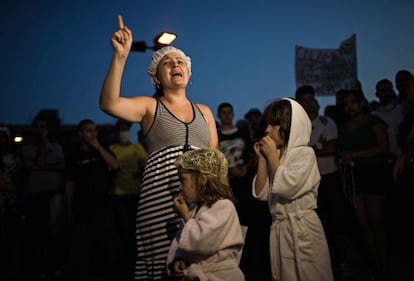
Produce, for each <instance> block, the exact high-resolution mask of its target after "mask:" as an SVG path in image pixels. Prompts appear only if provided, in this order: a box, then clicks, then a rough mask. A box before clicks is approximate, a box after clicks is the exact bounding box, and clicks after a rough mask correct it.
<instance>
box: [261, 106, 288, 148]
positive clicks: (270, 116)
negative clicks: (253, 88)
mask: <svg viewBox="0 0 414 281" xmlns="http://www.w3.org/2000/svg"><path fill="white" fill-rule="evenodd" d="M291 123H292V105H291V104H290V101H289V100H285V99H282V100H276V101H273V102H271V103H270V104H269V105H268V106H266V108H265V110H264V112H263V118H262V127H263V128H266V126H267V125H271V126H280V130H279V132H280V135H281V136H282V137H283V139H284V140H285V143H288V141H289V135H290V128H291Z"/></svg>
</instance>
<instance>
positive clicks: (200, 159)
mask: <svg viewBox="0 0 414 281" xmlns="http://www.w3.org/2000/svg"><path fill="white" fill-rule="evenodd" d="M132 41H133V37H132V31H131V30H129V29H128V27H126V26H125V25H124V23H123V19H122V17H121V16H119V17H118V30H116V31H115V32H114V33H113V35H112V37H111V44H112V47H113V56H112V60H111V63H110V66H109V69H108V72H107V75H106V77H105V79H104V83H103V86H102V90H101V94H100V99H99V106H100V108H101V109H102V110H103V111H104V112H106V113H107V114H109V115H111V116H113V117H114V118H115V120H116V121H114V133H115V135H116V138H115V139H114V140H113V141H111V142H110V143H108V142H103V141H102V139H100V137H99V134H98V132H99V127H98V126H97V125H96V124H95V122H94V121H93V120H90V119H84V120H80V122H79V124H78V128H77V134H78V137H79V146H78V147H77V148H76V149H74V150H73V149H72V150H71V151H70V152H67V151H66V150H65V147H63V146H62V145H61V144H60V143H59V141H57V140H54V139H51V138H50V136H51V130H52V129H57V128H51V124H49V123H48V121H49V120H47V118H45V117H44V116H41V115H38V116H36V118H35V119H34V120H33V130H34V134H33V136H32V138H31V139H30V141H28V142H27V143H24V144H23V145H22V146H21V147H19V149H17V147H16V145H15V144H14V142H13V141H12V139H11V135H10V131H9V130H8V128H7V126H6V124H4V125H2V126H1V127H0V157H1V159H0V160H1V161H0V223H1V224H0V246H1V250H0V264H1V272H0V274H1V275H0V276H1V279H2V280H7V281H9V280H10V281H15V280H16V281H17V280H22V281H25V280H27V281H32V280H33V281H37V280H39V281H40V280H51V281H52V280H53V281H55V280H56V281H57V280H62V281H66V280H79V281H83V280H84V281H92V280H101V281H112V280H117V281H130V280H171V281H172V280H201V281H204V280H234V281H243V280H247V281H248V280H282V281H294V280H302V281H303V280H309V281H310V280H318V281H323V280H327V281H330V280H332V281H333V280H337V281H338V280H393V279H392V278H396V276H395V275H393V274H394V272H395V271H393V270H395V269H399V266H401V265H404V263H405V262H407V261H410V260H412V258H411V252H412V250H413V249H414V247H413V246H414V245H413V243H412V242H411V240H412V239H410V238H411V237H412V235H413V233H411V232H410V228H407V227H406V224H407V221H409V219H410V214H413V213H414V212H413V211H414V210H413V206H414V184H413V180H414V177H413V175H414V174H413V166H414V164H413V162H414V160H413V153H414V139H413V135H414V133H413V132H414V131H413V129H414V76H413V74H412V73H411V72H410V71H407V70H401V71H398V72H397V73H396V76H395V81H394V82H392V81H391V80H390V79H381V80H379V81H378V83H377V85H376V96H377V97H378V101H371V102H369V101H368V100H367V99H366V97H365V96H364V93H363V90H362V87H361V84H359V86H358V87H355V88H354V89H342V90H340V91H338V92H337V93H335V94H336V104H335V105H332V106H328V107H326V108H325V110H324V112H323V113H321V112H320V111H321V110H320V107H319V103H318V100H317V96H316V95H315V91H314V89H313V88H312V87H311V86H309V85H303V86H301V87H298V88H297V89H296V91H294V92H293V93H291V94H290V93H285V94H284V95H282V96H283V98H280V99H276V98H275V101H272V102H270V103H269V104H268V105H267V106H266V107H265V108H263V109H258V108H252V109H250V110H249V111H248V112H247V113H246V114H245V116H244V117H245V118H244V119H242V120H234V108H233V105H232V104H231V103H229V102H227V101H226V102H223V103H221V104H220V105H219V106H218V108H217V112H216V116H215V115H214V114H213V111H212V110H211V109H210V108H209V107H208V106H207V105H204V104H200V103H194V102H193V101H191V100H189V99H188V97H187V95H186V89H187V85H188V83H189V80H190V77H191V74H192V73H191V59H190V57H189V56H187V55H186V54H185V53H184V52H183V51H182V50H180V49H177V48H175V47H172V46H166V47H162V48H160V49H158V50H156V51H154V53H153V55H152V60H151V63H150V66H149V68H148V74H149V76H150V79H151V81H152V83H153V85H154V88H155V94H154V95H153V96H136V97H128V98H126V97H122V96H121V84H122V75H123V72H124V67H125V64H126V61H127V58H128V55H129V52H130V50H131V45H132ZM394 84H395V88H396V89H397V91H398V92H397V91H395V90H394ZM280 95H281V94H280V93H277V94H275V96H280ZM132 123H139V124H140V131H139V132H137V135H138V136H139V140H140V142H139V143H134V142H132V141H131V125H132ZM357 264H358V265H360V264H362V265H363V266H362V268H357V267H356V265H357ZM361 272H362V276H364V278H365V279H357V278H360V277H361V275H359V276H358V277H357V276H356V275H357V273H358V274H361ZM395 280H399V279H395Z"/></svg>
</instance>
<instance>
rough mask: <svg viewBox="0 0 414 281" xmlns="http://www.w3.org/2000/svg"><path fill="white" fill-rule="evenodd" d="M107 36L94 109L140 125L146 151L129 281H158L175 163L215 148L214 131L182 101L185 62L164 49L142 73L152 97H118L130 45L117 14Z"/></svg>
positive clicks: (171, 225)
mask: <svg viewBox="0 0 414 281" xmlns="http://www.w3.org/2000/svg"><path fill="white" fill-rule="evenodd" d="M118 26H119V29H118V30H117V31H116V32H115V33H114V34H113V35H112V38H111V43H112V47H113V57H112V62H111V65H110V68H109V71H108V73H107V76H106V78H105V81H104V84H103V87H102V91H101V95H100V107H101V109H102V110H103V111H105V112H106V113H108V114H110V115H112V116H115V117H117V118H121V119H125V120H128V121H131V122H137V123H140V125H141V128H142V131H143V134H144V136H145V145H146V148H147V153H148V160H147V166H146V168H145V172H144V179H143V184H142V189H141V193H140V195H139V199H138V200H139V202H138V204H139V207H138V210H137V220H136V222H137V229H136V234H137V240H136V242H137V260H136V265H135V274H134V279H135V280H163V279H164V278H165V277H166V268H165V264H166V258H167V254H168V249H169V246H170V243H171V240H172V238H173V237H174V236H175V232H176V230H177V228H178V223H179V219H178V217H177V215H176V213H175V210H174V207H173V197H174V196H175V195H176V194H177V193H178V192H179V181H178V176H177V168H176V166H175V165H174V162H175V159H176V157H177V156H178V155H180V154H182V153H183V151H186V150H190V149H197V148H202V147H211V148H216V147H217V129H216V123H215V119H214V116H213V114H212V112H211V110H210V108H209V107H208V106H206V105H203V104H194V103H192V102H191V101H189V100H188V99H187V96H186V88H187V85H188V81H189V78H190V76H191V60H190V58H189V57H187V56H186V55H185V54H184V53H183V52H182V51H181V50H179V49H176V48H174V47H171V46H168V47H164V48H162V49H159V50H157V51H155V52H154V53H153V55H152V61H151V64H150V67H149V69H148V73H149V75H150V77H151V79H152V82H153V84H154V85H155V87H156V89H157V90H156V94H155V95H154V96H153V97H149V96H136V97H131V98H123V97H120V88H121V78H122V73H123V70H124V67H125V63H126V59H127V57H128V54H129V52H130V49H131V45H132V32H131V31H130V30H129V29H128V28H127V27H126V26H124V24H123V20H122V17H121V16H118Z"/></svg>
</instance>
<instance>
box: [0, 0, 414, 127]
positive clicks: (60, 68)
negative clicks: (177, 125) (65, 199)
mask: <svg viewBox="0 0 414 281" xmlns="http://www.w3.org/2000/svg"><path fill="white" fill-rule="evenodd" d="M413 12H414V1H412V0H376V1H374V0H365V1H361V0H348V1H328V0H325V1H323V0H316V1H295V0H293V1H277V0H209V1H194V0H193V1H191V0H181V1H171V0H158V1H114V0H112V1H110V0H91V1H88V0H66V1H64V0H62V1H51V0H43V1H41V0H38V1H35V0H23V1H18V0H2V1H1V9H0V35H1V42H2V43H1V44H0V52H1V54H2V60H1V61H2V64H1V66H2V67H1V70H0V71H1V74H0V85H1V86H2V91H1V95H0V96H1V97H0V122H2V123H6V124H28V123H30V122H31V119H32V118H33V117H34V116H35V115H36V113H37V112H38V111H39V110H41V109H57V110H59V115H60V117H61V118H62V119H63V123H64V124H77V123H78V122H79V121H80V120H81V119H83V118H91V119H93V120H94V121H95V122H96V123H98V124H104V123H106V124H108V123H110V124H112V123H114V119H113V118H112V117H110V116H108V115H107V114H105V113H103V112H102V111H101V110H100V109H99V107H98V98H99V92H100V89H101V86H102V82H103V79H104V77H105V74H106V72H107V69H108V66H109V63H110V60H111V55H112V47H111V45H110V37H111V35H112V33H113V32H114V31H115V30H116V29H117V15H118V14H121V15H122V16H123V18H124V22H125V24H126V25H127V26H128V27H129V28H130V29H131V30H132V32H133V36H134V40H135V41H141V40H145V41H146V42H147V44H148V45H152V40H153V38H154V37H155V36H156V35H157V34H159V33H160V32H161V31H164V30H168V31H172V32H174V33H176V34H177V35H178V37H177V40H176V41H175V42H174V45H175V46H176V47H178V48H182V49H183V50H184V51H185V52H186V53H187V55H189V56H190V57H191V58H192V63H193V66H192V72H193V75H192V77H191V82H190V83H191V85H190V86H189V87H188V92H187V93H188V97H189V98H190V99H191V100H192V101H194V102H197V103H204V104H207V105H209V106H210V108H211V109H212V111H213V113H214V114H216V109H217V106H218V105H219V104H220V103H221V102H224V101H226V102H230V103H232V104H233V106H234V108H235V114H236V116H235V117H236V120H237V119H239V118H242V117H243V115H244V113H246V112H247V111H248V110H249V108H251V107H258V108H260V109H263V108H264V106H265V105H266V103H267V102H269V101H270V100H273V99H276V98H280V97H286V96H292V95H293V94H294V91H295V88H296V85H295V73H294V55H295V54H294V50H295V46H296V45H300V46H305V47H310V48H321V49H334V48H338V47H339V44H340V43H341V42H342V41H343V40H345V39H346V38H348V37H350V36H351V35H352V34H356V40H357V57H358V78H359V80H360V81H361V83H362V86H363V90H364V92H365V94H366V96H367V98H368V100H373V99H376V98H375V96H374V89H375V83H376V82H377V81H378V80H380V79H383V78H388V79H390V80H391V81H394V75H395V73H396V72H397V71H398V70H400V69H408V70H410V71H412V72H413V71H414V28H413V27H414V14H413ZM150 58H151V51H150V50H148V51H147V52H145V53H138V52H134V53H131V54H130V56H129V59H128V62H127V66H126V69H125V74H124V79H123V83H122V90H121V95H122V96H134V95H152V94H153V92H154V89H153V86H152V84H151V82H150V79H149V77H148V74H147V72H146V70H147V67H148V65H149V62H150ZM318 99H319V101H320V103H321V105H322V107H324V106H325V105H326V104H331V103H333V102H334V99H333V97H328V98H318Z"/></svg>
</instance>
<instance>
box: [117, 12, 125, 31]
mask: <svg viewBox="0 0 414 281" xmlns="http://www.w3.org/2000/svg"><path fill="white" fill-rule="evenodd" d="M118 27H119V28H120V29H124V27H125V26H124V20H123V19H122V16H121V15H118Z"/></svg>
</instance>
